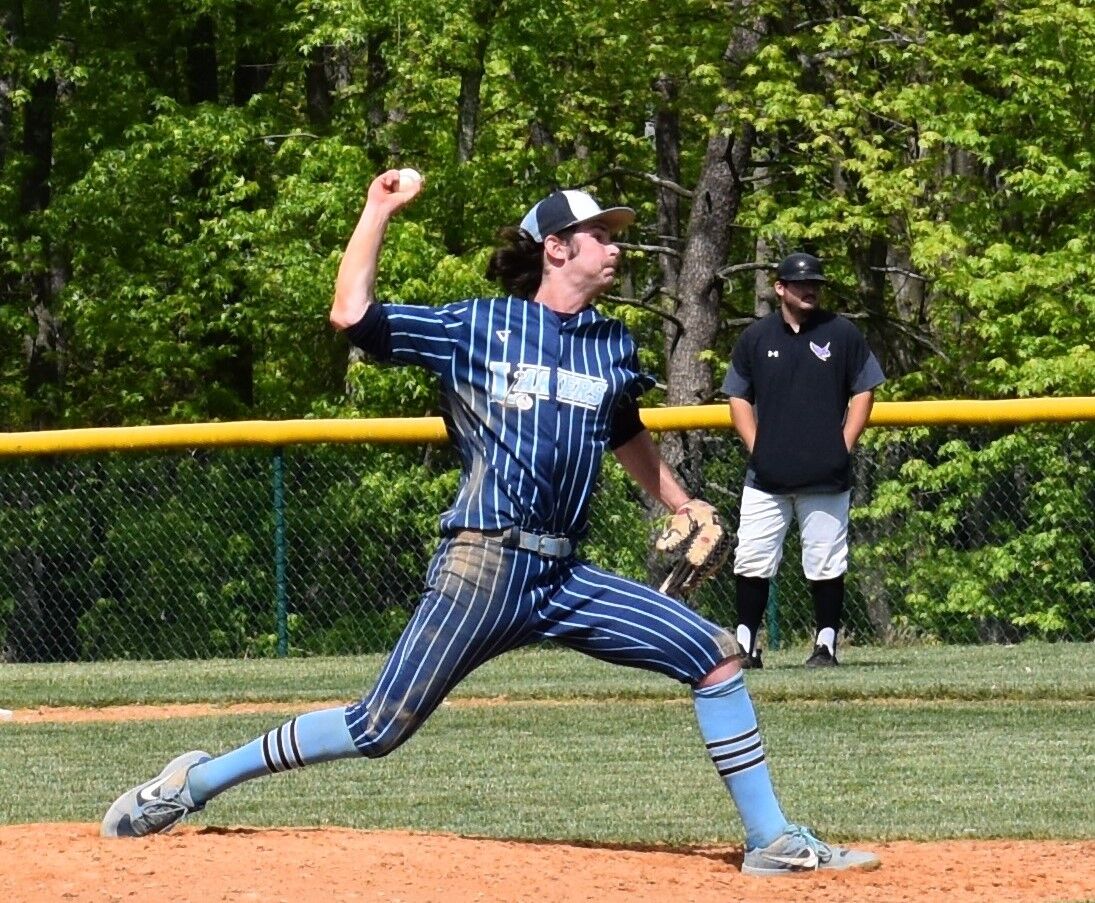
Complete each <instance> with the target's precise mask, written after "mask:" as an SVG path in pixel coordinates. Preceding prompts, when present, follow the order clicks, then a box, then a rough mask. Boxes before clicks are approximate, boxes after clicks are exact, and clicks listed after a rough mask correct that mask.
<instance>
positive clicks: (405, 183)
mask: <svg viewBox="0 0 1095 903" xmlns="http://www.w3.org/2000/svg"><path fill="white" fill-rule="evenodd" d="M421 181H422V174H421V173H420V172H419V171H418V170H417V169H411V168H410V167H409V166H408V167H407V168H406V169H401V170H399V190H400V191H410V190H411V188H413V187H414V183H415V182H421Z"/></svg>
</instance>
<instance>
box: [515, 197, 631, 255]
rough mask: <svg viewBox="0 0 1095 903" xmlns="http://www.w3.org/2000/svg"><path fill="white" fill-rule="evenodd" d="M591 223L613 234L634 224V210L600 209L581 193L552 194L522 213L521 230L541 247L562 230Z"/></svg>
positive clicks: (627, 208) (594, 202) (625, 208)
mask: <svg viewBox="0 0 1095 903" xmlns="http://www.w3.org/2000/svg"><path fill="white" fill-rule="evenodd" d="M594 221H596V222H599V223H604V225H605V226H606V227H607V228H608V231H609V232H611V233H613V234H615V233H617V232H619V231H620V230H621V229H626V228H627V227H628V226H630V225H631V224H632V223H633V222H635V211H634V210H632V209H631V208H630V207H608V208H607V209H601V206H600V205H599V204H598V203H597V202H596V201H595V200H593V198H592V197H591V196H590V195H588V194H586V193H585V192H584V191H576V190H573V189H570V190H566V191H555V192H553V193H551V194H549V195H548V196H547V197H546V198H544V199H543V200H542V201H540V202H539V203H538V204H536V206H535V207H533V208H532V209H531V210H530V211H529V212H528V213H526V214H525V218H524V219H523V220H521V229H522V230H524V231H525V232H527V233H528V234H529V236H530V237H531V238H532V240H533V241H534V242H536V243H537V244H542V243H543V241H544V239H545V238H547V237H548V236H549V235H558V234H559V233H560V232H562V231H563V230H564V229H570V228H573V227H574V226H580V225H582V224H583V223H591V222H594Z"/></svg>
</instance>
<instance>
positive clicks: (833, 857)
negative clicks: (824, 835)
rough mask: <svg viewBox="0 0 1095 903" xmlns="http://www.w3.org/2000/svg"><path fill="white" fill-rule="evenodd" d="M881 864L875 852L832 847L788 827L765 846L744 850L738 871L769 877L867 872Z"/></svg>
mask: <svg viewBox="0 0 1095 903" xmlns="http://www.w3.org/2000/svg"><path fill="white" fill-rule="evenodd" d="M880 865H882V860H880V859H879V858H878V857H877V856H876V855H875V854H874V853H868V852H865V851H863V850H850V849H848V848H847V847H831V846H829V845H828V844H827V843H822V842H821V841H820V840H818V839H817V838H816V837H814V835H813V834H811V833H810V829H809V828H804V827H802V826H801V825H788V826H787V827H786V828H784V830H783V833H782V834H780V835H779V837H777V838H776V839H775V840H773V841H772V842H771V843H770V844H768V846H766V847H754V848H753V849H751V850H746V851H745V858H744V859H743V860H742V864H741V871H742V874H743V875H756V876H759V877H772V876H774V875H792V874H795V873H796V872H814V871H818V870H819V869H831V870H834V871H843V870H844V869H863V870H864V871H867V872H869V871H873V870H874V869H876V868H878V867H879V866H880Z"/></svg>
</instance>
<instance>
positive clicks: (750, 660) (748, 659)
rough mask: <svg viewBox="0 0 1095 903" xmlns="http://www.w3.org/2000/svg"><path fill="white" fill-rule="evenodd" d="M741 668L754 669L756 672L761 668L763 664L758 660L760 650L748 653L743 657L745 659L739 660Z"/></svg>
mask: <svg viewBox="0 0 1095 903" xmlns="http://www.w3.org/2000/svg"><path fill="white" fill-rule="evenodd" d="M741 666H742V668H755V669H756V670H758V671H759V670H760V669H761V668H763V667H764V662H762V661H761V660H760V650H759V649H757V650H756V651H755V652H750V653H749V654H748V655H747V656H745V658H743V659H742V660H741Z"/></svg>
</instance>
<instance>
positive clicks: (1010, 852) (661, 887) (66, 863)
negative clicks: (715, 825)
mask: <svg viewBox="0 0 1095 903" xmlns="http://www.w3.org/2000/svg"><path fill="white" fill-rule="evenodd" d="M872 847H873V848H874V849H876V850H877V851H878V852H879V854H880V855H881V857H882V868H881V869H878V870H877V871H873V872H863V873H852V872H847V873H827V872H823V873H818V874H810V875H801V876H793V877H788V878H779V879H763V878H748V877H745V876H744V875H742V874H740V873H739V872H738V868H739V866H740V865H741V853H740V850H739V849H737V848H733V847H695V848H683V849H670V848H657V847H655V848H636V847H627V846H597V845H578V844H568V843H532V842H527V841H506V840H487V839H481V838H471V837H455V836H446V835H432V834H412V833H406V832H395V831H383V832H371V831H351V830H345V829H341V828H319V829H305V830H302V829H292V830H289V829H285V830H281V829H261V830H259V829H252V828H189V827H184V828H181V829H180V830H178V831H176V832H173V833H171V834H167V835H162V836H157V837H148V838H143V839H141V840H104V839H102V838H100V837H99V836H98V827H97V826H95V825H88V824H41V825H7V826H0V864H2V865H0V900H4V901H7V903H32V901H33V903H39V901H42V900H66V901H67V900H71V901H84V900H90V901H98V900H102V901H125V900H157V901H180V903H182V901H186V903H192V901H199V900H200V901H213V900H216V901H262V903H278V901H286V903H332V901H342V900H360V901H366V900H367V901H391V903H396V901H398V903H425V901H438V903H470V901H514V903H517V901H530V903H576V901H596V903H609V901H621V903H622V901H627V903H637V901H650V903H654V901H657V903H666V901H674V903H692V901H695V903H700V901H703V903H707V901H712V900H725V901H749V903H792V901H797V903H823V901H824V903H829V901H851V900H862V901H871V903H888V901H892V903H910V901H922V900H932V901H934V900H945V901H947V903H968V901H973V900H978V901H981V900H984V901H1001V903H1010V901H1022V903H1043V901H1062V900H1085V899H1093V898H1095V841H1083V842H1075V843H1071V842H1070V843H1038V842H1032V841H1000V842H982V841H961V842H957V843H922V844H920V843H889V844H876V845H872Z"/></svg>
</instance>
